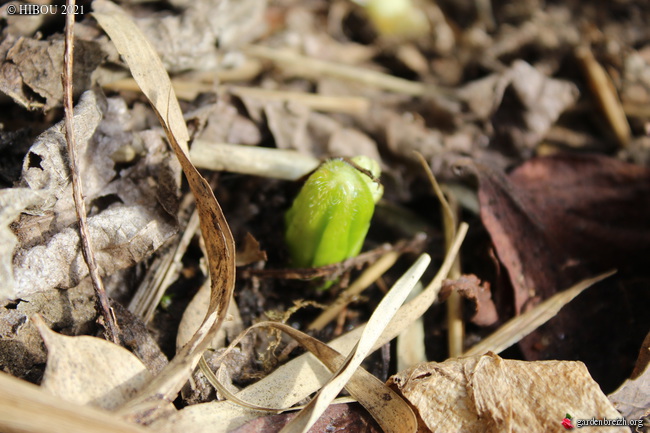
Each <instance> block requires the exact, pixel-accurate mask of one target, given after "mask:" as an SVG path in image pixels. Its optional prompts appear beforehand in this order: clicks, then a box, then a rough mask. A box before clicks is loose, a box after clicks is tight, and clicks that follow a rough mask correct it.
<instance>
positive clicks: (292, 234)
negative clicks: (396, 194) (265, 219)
mask: <svg viewBox="0 0 650 433" xmlns="http://www.w3.org/2000/svg"><path fill="white" fill-rule="evenodd" d="M351 161H352V163H354V164H351V163H350V162H349V161H347V160H345V159H331V160H329V161H327V162H325V163H323V164H322V165H321V166H320V167H319V168H318V169H317V170H316V171H315V172H314V173H313V174H312V175H311V176H309V179H307V182H305V185H304V186H303V187H302V189H301V190H300V193H299V194H298V197H296V199H295V200H294V202H293V205H292V206H291V209H289V210H288V211H287V213H286V215H285V222H286V233H285V239H286V242H287V245H288V247H289V254H290V255H291V261H292V265H293V266H295V267H299V268H310V267H318V266H325V265H330V264H332V263H337V262H340V261H342V260H345V259H348V258H350V257H355V256H357V255H358V254H359V252H360V251H361V247H362V246H363V241H364V240H365V238H366V234H367V233H368V228H369V227H370V220H371V219H372V214H373V213H374V211H375V203H376V202H377V201H379V199H380V198H381V196H382V194H383V191H384V189H383V187H382V186H381V184H380V183H379V181H378V179H377V178H378V177H379V175H380V174H381V169H380V168H379V164H378V163H377V161H375V160H373V159H372V158H368V157H366V156H356V157H354V158H352V159H351ZM355 165H356V166H358V168H361V169H363V170H367V172H368V173H365V172H364V171H362V170H359V169H358V168H357V167H355ZM369 174H370V175H372V177H371V176H370V175H369Z"/></svg>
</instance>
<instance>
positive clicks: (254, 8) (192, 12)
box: [136, 0, 266, 73]
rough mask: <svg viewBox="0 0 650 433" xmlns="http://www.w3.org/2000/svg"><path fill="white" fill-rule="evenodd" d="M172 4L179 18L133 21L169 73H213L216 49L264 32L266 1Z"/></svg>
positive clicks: (176, 0) (163, 16)
mask: <svg viewBox="0 0 650 433" xmlns="http://www.w3.org/2000/svg"><path fill="white" fill-rule="evenodd" d="M174 3H178V4H179V5H180V6H181V7H182V9H181V10H179V12H180V13H178V14H156V15H153V16H147V17H141V18H138V19H137V20H136V22H137V25H138V27H139V28H140V29H141V30H142V32H143V34H144V35H145V37H146V38H147V39H148V40H149V41H151V43H152V45H153V47H154V48H155V50H156V52H157V53H158V55H159V56H160V57H161V59H162V61H163V64H164V66H165V68H166V70H168V71H169V72H170V73H177V72H183V71H187V70H206V71H207V70H214V69H215V68H216V67H217V66H218V65H219V51H218V50H217V47H221V48H225V49H232V48H236V47H237V46H242V45H244V44H247V43H249V42H251V41H252V40H254V39H255V38H257V37H258V36H260V35H261V33H262V32H263V31H264V28H265V23H264V13H265V11H266V0H245V1H237V2H232V1H225V2H223V1H219V2H197V1H191V2H186V1H182V0H174ZM181 4H182V5H181Z"/></svg>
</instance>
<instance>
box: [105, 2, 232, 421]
mask: <svg viewBox="0 0 650 433" xmlns="http://www.w3.org/2000/svg"><path fill="white" fill-rule="evenodd" d="M93 8H94V10H95V12H94V17H95V18H96V19H97V21H98V22H99V23H100V25H101V26H102V28H103V29H104V30H105V31H106V32H107V33H108V35H109V37H110V38H111V40H112V41H113V43H114V44H115V46H116V47H117V49H118V51H119V52H120V54H121V55H122V57H123V58H124V59H125V60H126V63H127V64H128V65H129V68H130V70H131V74H132V75H133V78H134V79H135V80H136V82H137V83H138V85H139V86H140V88H141V89H142V92H143V93H144V94H145V95H146V96H147V98H148V99H149V101H150V102H151V105H152V107H153V108H154V111H155V112H156V114H157V115H158V118H159V120H160V122H161V124H162V126H163V129H164V130H165V133H166V134H167V139H168V140H169V143H170V145H171V146H172V148H173V150H174V152H175V153H176V156H177V157H178V160H179V161H180V163H181V166H182V168H183V172H184V173H185V175H186V176H187V180H188V183H189V185H190V189H191V190H192V193H193V194H194V197H195V198H196V203H197V211H198V213H199V219H200V225H201V233H202V235H203V239H204V240H205V248H206V251H207V256H208V257H207V259H208V266H209V270H210V278H211V281H212V283H211V284H212V292H211V296H210V304H209V310H208V313H207V314H206V317H205V319H204V321H203V323H202V324H201V326H200V328H199V329H198V331H197V332H196V333H195V334H194V336H193V337H192V339H191V340H190V341H189V342H188V343H187V344H186V345H185V346H184V347H183V349H182V350H181V351H180V352H179V353H178V354H177V355H176V357H174V359H173V360H172V361H171V362H170V363H169V365H168V366H167V367H166V368H165V369H164V370H163V371H162V372H161V373H160V374H159V375H158V376H156V377H155V378H154V379H153V381H151V382H150V383H149V384H148V386H147V387H146V388H145V389H143V390H142V391H141V392H140V394H139V395H138V396H137V397H136V398H135V399H134V400H132V401H131V402H129V403H128V404H127V405H126V406H124V407H122V409H121V413H122V414H123V415H126V416H131V417H135V418H140V417H142V416H148V417H152V418H155V417H156V416H157V415H158V413H157V411H156V409H157V408H159V407H160V404H161V403H163V402H164V401H165V400H167V401H169V400H173V399H174V398H175V397H176V395H177V394H178V392H179V390H180V389H181V387H182V386H183V384H184V383H185V382H186V381H187V380H188V378H189V377H190V374H191V372H192V370H193V369H194V367H195V366H196V364H197V363H198V361H199V358H200V357H201V355H202V354H203V352H204V351H205V349H206V348H207V347H208V345H209V343H210V341H211V340H212V337H213V336H214V335H215V333H216V332H217V330H218V329H219V327H220V326H221V323H222V322H223V320H224V318H225V316H226V311H227V309H228V304H229V302H230V299H231V298H232V293H233V290H234V285H235V242H234V240H233V237H232V233H231V232H230V228H229V227H228V223H227V222H226V220H225V217H224V215H223V212H222V211H221V208H220V206H219V203H217V200H216V199H215V197H214V194H213V192H212V189H211V188H210V185H209V184H208V183H207V181H206V180H205V179H204V178H203V177H202V176H201V175H200V174H199V172H198V171H197V170H196V168H195V167H194V166H193V165H192V163H191V162H190V160H189V157H188V148H187V140H188V137H189V134H188V131H187V127H186V125H185V121H184V119H183V114H182V112H181V110H180V107H179V104H178V100H177V99H176V97H175V95H174V91H173V89H172V86H171V81H170V79H169V76H168V75H167V72H166V71H165V69H164V67H163V65H162V62H161V60H160V58H159V57H158V56H157V54H156V53H155V51H154V50H153V48H152V47H151V45H150V44H149V42H148V41H147V40H146V38H145V37H144V35H143V34H142V32H141V31H140V30H139V29H138V27H137V26H136V25H135V24H134V23H133V21H132V20H131V19H130V18H129V17H128V16H127V15H126V14H125V13H124V11H123V10H122V9H121V8H120V7H119V6H117V5H115V4H113V3H110V2H108V1H96V2H94V3H93Z"/></svg>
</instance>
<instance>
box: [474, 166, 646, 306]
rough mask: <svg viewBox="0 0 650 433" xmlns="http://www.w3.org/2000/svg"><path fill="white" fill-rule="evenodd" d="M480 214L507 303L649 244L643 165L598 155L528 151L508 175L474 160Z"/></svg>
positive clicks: (547, 290)
mask: <svg viewBox="0 0 650 433" xmlns="http://www.w3.org/2000/svg"><path fill="white" fill-rule="evenodd" d="M476 171H477V175H478V178H479V182H480V188H479V201H480V203H481V218H482V220H483V223H484V224H485V227H486V228H487V230H488V231H489V233H490V236H491V237H492V241H493V243H494V246H495V249H496V251H497V254H498V256H499V259H500V260H501V262H502V263H503V265H504V266H505V267H506V269H507V270H508V272H509V274H510V281H511V283H512V285H513V288H514V291H515V309H516V312H517V313H518V312H520V311H521V310H522V307H524V304H525V303H526V302H528V301H529V300H530V299H531V298H535V297H539V298H542V299H545V298H547V297H549V296H551V295H552V294H553V293H555V292H556V291H557V290H558V289H561V288H563V287H568V285H569V284H570V283H572V282H574V281H576V280H577V279H578V278H580V277H583V276H587V275H593V274H595V273H598V272H602V271H605V270H607V269H608V268H612V267H617V266H620V265H621V264H625V263H627V262H628V261H629V260H631V259H633V258H634V257H635V256H637V257H640V256H641V253H643V252H644V251H648V250H649V248H650V202H648V200H647V197H648V196H649V194H650V170H648V169H646V168H644V167H640V166H636V165H632V164H627V163H624V162H620V161H618V160H615V159H612V158H607V157H603V156H596V155H592V156H586V155H580V156H578V155H573V156H570V155H558V156H551V157H543V158H534V159H531V160H529V161H527V162H526V163H524V164H523V165H521V166H520V167H518V168H517V169H516V170H515V171H513V172H512V173H511V174H510V175H509V176H506V175H505V174H503V173H500V172H498V171H496V170H492V169H491V168H490V167H487V166H484V165H478V164H477V165H476Z"/></svg>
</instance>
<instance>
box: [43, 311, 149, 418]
mask: <svg viewBox="0 0 650 433" xmlns="http://www.w3.org/2000/svg"><path fill="white" fill-rule="evenodd" d="M33 320H34V323H35V324H36V326H37V327H38V329H39V331H40V333H41V336H42V337H43V340H44V341H45V345H46V346H47V351H48V355H47V366H46V368H45V375H44V376H43V382H42V383H41V387H42V388H43V389H45V390H47V391H48V392H49V393H51V394H53V395H55V396H57V397H60V398H62V399H64V400H68V401H71V402H74V403H77V404H82V405H84V404H89V405H91V406H95V407H100V408H103V409H107V410H112V409H115V408H117V407H119V406H120V405H122V404H123V403H124V402H126V401H128V400H129V399H131V398H132V397H133V396H134V395H135V393H136V392H137V391H138V390H139V389H140V388H142V387H143V385H144V384H145V383H147V382H149V381H150V380H151V377H152V376H151V374H150V373H149V372H148V371H147V369H146V367H145V366H144V364H142V362H140V360H139V359H138V358H136V357H135V356H134V355H133V354H132V353H131V352H129V351H128V350H126V349H124V348H123V347H120V346H118V345H116V344H113V343H111V342H109V341H106V340H102V339H100V338H96V337H88V336H81V337H68V336H65V335H61V334H57V333H55V332H53V331H51V330H50V329H49V328H48V327H47V325H45V322H43V320H42V319H41V318H40V317H39V316H34V318H33Z"/></svg>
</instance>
